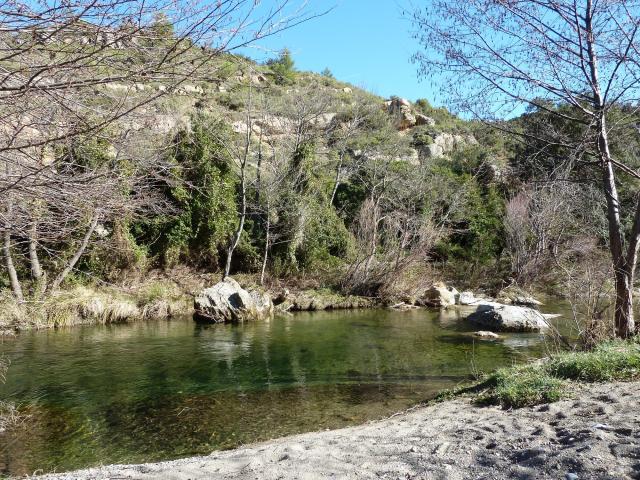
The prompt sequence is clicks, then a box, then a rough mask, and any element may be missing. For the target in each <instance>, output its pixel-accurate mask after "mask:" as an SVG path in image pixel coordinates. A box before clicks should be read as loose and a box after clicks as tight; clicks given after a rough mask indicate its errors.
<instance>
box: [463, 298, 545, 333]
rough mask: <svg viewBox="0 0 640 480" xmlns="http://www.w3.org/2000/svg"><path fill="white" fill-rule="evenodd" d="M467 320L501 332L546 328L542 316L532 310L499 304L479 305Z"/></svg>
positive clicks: (530, 330) (534, 330) (536, 330)
mask: <svg viewBox="0 0 640 480" xmlns="http://www.w3.org/2000/svg"><path fill="white" fill-rule="evenodd" d="M467 320H469V321H470V322H472V323H475V324H476V325H480V326H482V327H485V328H489V329H491V330H497V331H501V332H538V331H540V330H543V329H545V328H547V327H548V325H547V322H546V321H545V317H544V315H542V314H541V313H540V312H538V311H537V310H534V309H533V308H527V307H518V306H515V305H502V304H499V303H493V304H491V303H486V304H483V305H479V306H478V307H477V308H476V311H475V312H473V313H472V314H471V315H469V316H468V317H467Z"/></svg>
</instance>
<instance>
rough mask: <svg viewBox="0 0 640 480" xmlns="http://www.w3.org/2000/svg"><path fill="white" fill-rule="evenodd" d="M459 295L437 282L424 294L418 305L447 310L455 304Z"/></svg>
mask: <svg viewBox="0 0 640 480" xmlns="http://www.w3.org/2000/svg"><path fill="white" fill-rule="evenodd" d="M459 295H460V294H459V293H458V291H457V290H456V289H455V288H453V287H449V286H447V285H445V284H444V283H442V282H438V283H434V284H433V285H432V286H431V287H430V288H428V289H427V290H426V291H425V292H424V295H423V296H422V298H421V299H420V300H419V301H418V303H419V304H421V305H427V306H429V307H438V308H447V307H451V306H453V305H455V304H456V303H457V301H458V297H459Z"/></svg>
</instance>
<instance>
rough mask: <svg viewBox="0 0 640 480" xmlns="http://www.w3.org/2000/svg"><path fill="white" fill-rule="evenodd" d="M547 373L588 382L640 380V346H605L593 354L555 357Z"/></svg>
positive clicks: (610, 343) (601, 345) (546, 367)
mask: <svg viewBox="0 0 640 480" xmlns="http://www.w3.org/2000/svg"><path fill="white" fill-rule="evenodd" d="M545 369H546V370H547V371H548V372H549V373H550V374H551V375H554V376H555V377H558V378H566V379H572V380H582V381H587V382H608V381H612V380H630V379H634V378H637V377H639V376H640V345H639V344H638V343H636V342H631V341H630V342H619V341H618V342H615V341H613V342H605V343H602V344H600V345H597V346H596V347H595V349H594V350H592V351H590V352H576V353H565V354H562V355H558V356H556V357H553V358H552V359H551V360H550V361H549V362H548V363H547V365H546V366H545Z"/></svg>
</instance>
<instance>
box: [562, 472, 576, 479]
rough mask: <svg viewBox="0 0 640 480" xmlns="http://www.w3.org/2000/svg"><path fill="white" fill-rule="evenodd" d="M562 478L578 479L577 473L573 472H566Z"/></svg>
mask: <svg viewBox="0 0 640 480" xmlns="http://www.w3.org/2000/svg"><path fill="white" fill-rule="evenodd" d="M564 478H565V480H578V475H576V474H575V473H567V474H566V475H565V476H564Z"/></svg>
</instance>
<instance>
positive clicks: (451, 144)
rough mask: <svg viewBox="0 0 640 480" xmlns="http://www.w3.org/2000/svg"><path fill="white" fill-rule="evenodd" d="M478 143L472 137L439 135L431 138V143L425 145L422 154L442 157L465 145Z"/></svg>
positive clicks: (448, 134)
mask: <svg viewBox="0 0 640 480" xmlns="http://www.w3.org/2000/svg"><path fill="white" fill-rule="evenodd" d="M477 143H478V141H477V140H476V138H475V137H474V136H473V135H454V134H452V133H439V134H438V135H436V136H435V137H434V138H433V143H432V144H430V145H425V147H424V148H423V153H424V154H425V155H426V156H427V157H428V158H430V157H433V158H436V157H443V156H445V155H448V154H449V153H451V152H453V151H455V150H456V149H457V148H460V147H462V146H465V145H476V144H477Z"/></svg>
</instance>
